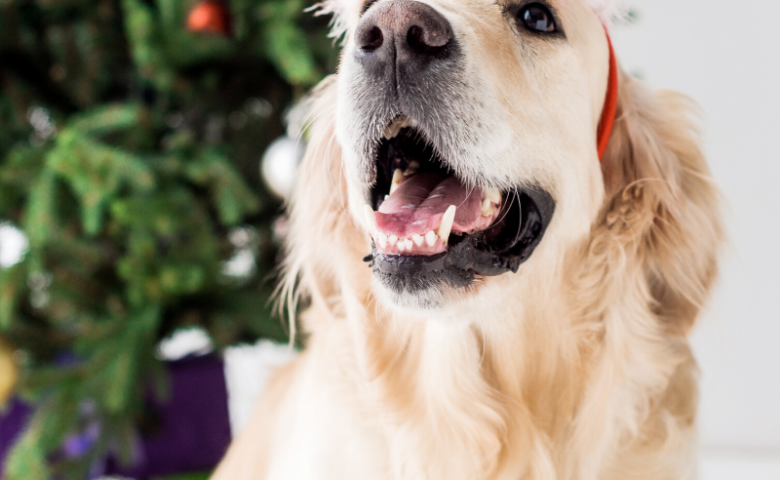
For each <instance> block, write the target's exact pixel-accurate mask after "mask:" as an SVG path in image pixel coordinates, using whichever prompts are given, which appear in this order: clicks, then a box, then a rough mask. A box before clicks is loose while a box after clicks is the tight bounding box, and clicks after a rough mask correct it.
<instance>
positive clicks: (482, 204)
mask: <svg viewBox="0 0 780 480" xmlns="http://www.w3.org/2000/svg"><path fill="white" fill-rule="evenodd" d="M375 162H376V164H375V167H376V170H375V171H376V180H375V182H374V185H373V187H372V188H371V192H370V198H369V204H368V205H366V206H365V207H364V208H365V215H366V221H367V223H368V225H369V229H370V235H371V238H372V240H373V242H372V244H373V253H372V255H370V256H369V257H367V259H368V260H369V261H371V265H372V267H373V268H374V273H375V274H379V275H380V276H381V277H383V278H384V279H385V280H387V281H388V282H389V283H390V284H391V286H392V287H394V289H396V290H419V289H424V288H429V287H431V286H432V285H431V284H432V282H441V281H447V282H449V283H450V284H451V285H453V286H467V285H469V284H471V282H472V281H473V280H474V276H475V275H499V274H501V273H504V272H506V271H512V272H515V271H517V269H518V267H519V266H520V264H521V263H522V262H523V261H524V260H526V259H527V258H528V257H529V256H530V255H531V253H532V251H533V249H534V248H535V247H536V245H537V244H538V243H539V241H540V240H541V238H542V235H543V234H544V230H545V229H546V227H547V225H548V224H549V221H550V218H551V217H552V214H553V210H554V208H555V203H554V201H553V200H552V197H551V196H550V195H549V194H548V193H547V192H545V191H544V190H541V189H539V188H523V189H513V190H511V191H501V190H499V189H497V188H492V187H479V186H476V187H475V186H469V185H467V184H466V183H465V182H464V181H463V180H462V179H461V178H460V177H459V176H458V175H457V173H456V172H455V171H453V169H452V168H451V167H450V166H449V165H448V164H447V162H446V161H444V160H443V159H442V158H441V157H440V156H439V154H438V153H437V152H436V149H435V148H434V147H433V146H432V145H431V144H429V143H428V142H427V141H426V140H425V137H424V136H423V135H422V134H421V132H420V131H419V130H418V129H417V128H416V125H415V122H414V121H413V120H411V119H410V118H409V117H400V118H397V119H396V120H395V121H393V122H392V123H391V124H390V125H388V126H387V127H385V129H384V137H383V139H382V141H381V142H380V143H379V147H378V149H377V154H376V158H375ZM388 282H385V283H388Z"/></svg>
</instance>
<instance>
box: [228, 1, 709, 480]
mask: <svg viewBox="0 0 780 480" xmlns="http://www.w3.org/2000/svg"><path fill="white" fill-rule="evenodd" d="M609 7H610V4H609V3H598V4H597V3H596V2H595V1H594V0H498V1H496V0H368V1H367V2H366V3H364V2H362V1H358V0H326V3H325V4H323V5H321V9H322V11H324V12H325V13H332V14H334V15H335V16H334V30H335V32H336V34H337V35H341V34H343V35H344V47H343V52H342V56H341V62H340V66H339V71H338V74H336V75H334V76H331V77H330V78H328V79H326V80H325V81H323V82H322V84H321V85H320V86H319V87H318V88H317V89H316V90H315V92H314V93H313V97H312V98H311V100H310V102H312V103H311V107H310V108H311V114H312V118H313V123H312V125H311V127H310V130H309V134H310V135H309V139H310V141H309V145H308V151H307V154H306V157H305V159H304V161H303V164H302V166H301V168H300V173H299V179H298V183H297V190H296V192H295V194H294V197H293V199H292V202H291V205H290V215H291V228H290V234H289V238H288V244H287V252H286V254H287V256H286V260H285V263H284V268H285V275H286V277H285V280H284V284H283V286H282V288H283V289H284V290H285V291H286V293H287V299H288V303H289V304H290V305H294V304H296V303H297V302H298V300H299V299H302V300H303V301H304V303H305V304H306V305H307V307H306V308H305V311H304V312H303V314H302V315H301V319H300V325H301V329H302V330H303V332H304V333H305V335H306V337H305V338H306V348H305V350H304V351H303V353H302V354H301V355H300V356H299V357H298V358H297V359H296V360H295V361H294V362H293V363H292V364H290V365H288V366H286V367H284V368H283V369H281V370H280V371H279V372H278V374H277V375H276V377H275V379H274V380H273V381H272V382H271V384H270V386H269V387H268V389H267V390H266V391H265V392H264V395H263V397H262V399H261V400H260V402H259V404H258V405H257V410H256V414H255V416H254V418H253V419H252V420H251V422H250V424H249V425H248V426H247V427H246V428H245V430H244V431H243V432H242V433H241V434H240V435H239V436H238V438H237V439H236V440H235V441H234V443H233V445H232V446H231V447H230V449H229V451H228V453H227V454H226V457H225V459H224V460H223V462H222V463H221V465H220V466H219V467H218V469H217V471H216V472H215V474H214V476H213V479H214V480H260V479H268V480H299V479H301V480H302V479H307V480H358V479H359V480H366V479H372V480H374V479H376V480H390V479H399V480H400V479H409V480H422V479H432V480H461V479H463V480H466V479H468V480H483V479H491V480H498V479H501V480H521V479H522V480H531V479H535V480H553V479H556V480H595V479H601V480H606V479H615V480H618V479H619V480H627V479H637V480H639V479H647V480H651V479H652V480H664V479H683V478H692V477H693V476H695V471H694V470H695V468H694V467H695V462H694V455H693V452H694V447H695V429H694V423H695V417H696V404H697V386H696V376H697V370H696V364H695V362H694V360H693V358H692V355H691V352H690V349H689V347H688V342H687V339H686V336H687V335H688V333H689V332H690V330H691V328H692V326H693V325H694V323H695V321H696V319H697V317H698V316H699V314H700V312H701V310H702V308H703V307H704V306H705V304H706V302H707V299H708V295H709V292H710V289H711V286H712V284H713V281H714V279H715V277H716V274H717V254H718V251H719V248H720V245H721V243H722V239H723V230H722V226H721V223H720V214H719V207H718V204H719V193H718V191H717V189H716V188H715V186H714V185H713V181H712V179H711V177H710V175H709V172H708V168H707V165H706V163H705V159H704V157H703V155H702V151H701V148H700V143H699V138H698V135H697V129H696V126H695V120H696V118H695V113H696V109H695V106H694V105H692V104H691V102H690V101H689V100H688V99H687V98H685V97H683V96H681V95H679V94H675V93H671V92H660V91H654V90H651V89H649V88H648V87H646V86H645V85H644V84H643V83H642V82H640V81H638V80H636V79H634V78H632V77H630V76H629V75H627V74H625V73H624V72H622V71H621V70H620V69H619V67H616V66H615V63H613V62H611V59H613V56H612V54H611V47H610V44H609V40H608V36H607V35H606V34H605V27H604V25H605V24H608V21H609V18H610V13H609V12H610V9H609ZM610 64H612V67H610ZM610 72H611V73H610ZM613 81H614V83H613ZM610 97H611V98H613V99H616V111H615V112H612V109H611V108H609V103H610V102H609V99H610ZM605 117H606V118H605ZM612 120H614V126H613V127H612V128H611V129H609V128H607V131H606V137H605V139H606V140H608V144H605V145H604V146H605V147H606V150H605V151H604V152H603V155H601V158H599V157H600V155H599V153H600V152H599V149H598V148H597V143H598V138H597V137H598V135H599V133H598V131H599V126H600V125H602V127H603V125H604V124H605V122H606V124H608V123H610V121H612ZM603 130H604V129H603V128H602V131H603ZM610 132H611V135H610Z"/></svg>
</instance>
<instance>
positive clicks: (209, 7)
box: [187, 0, 230, 36]
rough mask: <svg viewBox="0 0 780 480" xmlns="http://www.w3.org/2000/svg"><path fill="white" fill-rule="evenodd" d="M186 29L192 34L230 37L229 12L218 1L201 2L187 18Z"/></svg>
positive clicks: (222, 3)
mask: <svg viewBox="0 0 780 480" xmlns="http://www.w3.org/2000/svg"><path fill="white" fill-rule="evenodd" d="M187 29H188V30H189V31H191V32H194V33H217V34H220V35H225V36H229V35H230V11H229V9H228V6H227V4H226V3H225V2H224V1H220V0H202V1H200V2H198V3H196V4H195V6H194V7H192V10H190V13H189V15H188V16H187Z"/></svg>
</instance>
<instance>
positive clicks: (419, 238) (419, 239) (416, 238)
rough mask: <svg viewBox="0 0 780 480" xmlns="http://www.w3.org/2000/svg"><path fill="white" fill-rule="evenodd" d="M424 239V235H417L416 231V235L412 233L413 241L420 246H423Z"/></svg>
mask: <svg viewBox="0 0 780 480" xmlns="http://www.w3.org/2000/svg"><path fill="white" fill-rule="evenodd" d="M423 240H424V239H423V237H422V235H417V234H416V233H415V234H414V235H412V241H413V242H414V244H415V245H417V246H418V247H422V244H423Z"/></svg>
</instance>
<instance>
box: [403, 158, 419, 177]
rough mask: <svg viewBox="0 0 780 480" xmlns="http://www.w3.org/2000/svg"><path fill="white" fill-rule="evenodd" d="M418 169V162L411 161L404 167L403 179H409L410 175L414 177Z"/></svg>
mask: <svg viewBox="0 0 780 480" xmlns="http://www.w3.org/2000/svg"><path fill="white" fill-rule="evenodd" d="M419 168H420V162H418V161H417V160H412V161H411V162H409V165H408V166H407V167H406V170H404V176H405V177H411V176H412V175H415V174H416V173H417V170H419Z"/></svg>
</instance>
